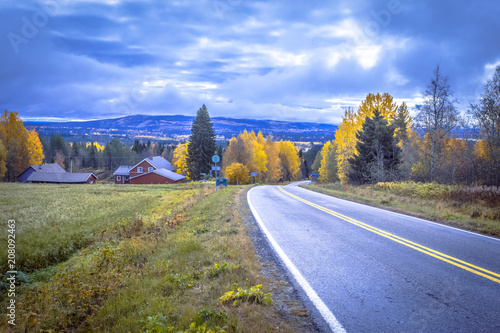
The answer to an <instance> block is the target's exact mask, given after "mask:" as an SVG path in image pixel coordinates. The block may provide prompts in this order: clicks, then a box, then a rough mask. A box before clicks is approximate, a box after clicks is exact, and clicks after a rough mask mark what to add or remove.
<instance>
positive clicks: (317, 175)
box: [311, 174, 321, 177]
mask: <svg viewBox="0 0 500 333" xmlns="http://www.w3.org/2000/svg"><path fill="white" fill-rule="evenodd" d="M311 177H321V175H320V174H312V175H311Z"/></svg>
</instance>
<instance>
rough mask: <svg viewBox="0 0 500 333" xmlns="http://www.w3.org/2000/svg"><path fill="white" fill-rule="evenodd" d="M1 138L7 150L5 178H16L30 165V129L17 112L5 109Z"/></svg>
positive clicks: (0, 119)
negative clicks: (26, 127) (25, 125)
mask: <svg viewBox="0 0 500 333" xmlns="http://www.w3.org/2000/svg"><path fill="white" fill-rule="evenodd" d="M0 140H1V141H2V144H3V146H4V148H5V149H6V150H7V158H6V160H5V167H6V172H5V176H4V177H5V178H6V179H7V180H15V179H16V178H17V176H19V174H20V173H21V172H23V171H24V170H25V169H26V168H27V167H29V165H30V152H29V150H28V131H26V129H25V128H24V125H23V121H22V120H21V118H19V116H18V113H17V112H10V113H9V112H8V111H7V110H5V111H4V113H3V114H2V116H1V117H0Z"/></svg>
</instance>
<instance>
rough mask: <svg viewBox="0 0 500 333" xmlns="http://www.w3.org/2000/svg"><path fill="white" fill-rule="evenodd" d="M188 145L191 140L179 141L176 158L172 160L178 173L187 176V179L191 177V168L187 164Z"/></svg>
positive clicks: (175, 153) (175, 152) (175, 150)
mask: <svg viewBox="0 0 500 333" xmlns="http://www.w3.org/2000/svg"><path fill="white" fill-rule="evenodd" d="M188 145H189V142H186V143H179V144H178V145H177V147H175V149H174V158H173V160H172V166H173V167H174V168H175V171H176V172H177V173H178V174H180V175H183V176H185V177H186V179H187V180H189V179H190V177H189V168H188V164H187V157H188V150H187V147H188Z"/></svg>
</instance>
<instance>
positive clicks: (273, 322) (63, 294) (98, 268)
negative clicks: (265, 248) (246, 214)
mask: <svg viewBox="0 0 500 333" xmlns="http://www.w3.org/2000/svg"><path fill="white" fill-rule="evenodd" d="M242 191H245V189H244V188H242V187H240V188H239V192H240V193H237V191H236V188H235V187H228V188H226V189H223V190H220V191H217V192H213V190H208V187H207V188H203V187H202V186H199V185H198V184H181V185H167V186H115V185H92V186H69V185H68V186H64V185H61V186H59V185H41V184H39V185H25V184H0V204H1V207H2V208H1V209H0V219H1V220H2V221H5V223H3V222H2V225H3V226H4V227H6V221H7V220H11V219H15V220H16V255H17V258H16V259H17V261H16V268H17V270H18V271H20V272H21V273H19V274H18V276H17V282H18V286H17V296H16V309H17V313H16V314H17V320H16V324H17V325H16V326H15V327H13V326H11V325H8V324H7V317H6V315H5V312H4V311H2V313H0V331H5V332H90V331H92V332H179V331H181V332H223V331H225V332H275V331H280V332H293V331H294V329H293V328H292V327H291V326H289V325H288V324H287V323H286V322H285V321H284V320H283V319H282V318H281V317H280V316H277V315H275V313H276V308H275V307H274V306H273V305H272V298H273V296H272V295H270V294H269V293H268V291H269V281H268V279H267V278H264V277H262V276H261V271H260V269H261V268H260V265H259V262H258V260H257V257H256V254H255V251H254V249H253V243H252V241H251V239H250V237H249V236H248V233H247V230H246V228H245V226H244V225H243V223H242V217H241V215H240V211H241V205H242V202H240V200H242V199H241V195H240V194H241V193H242ZM3 234H6V233H5V232H4V233H3ZM2 237H3V238H0V239H1V240H2V244H6V236H5V235H2ZM6 259H7V258H6V253H1V265H2V274H5V272H6V271H7V270H8V269H7V266H6ZM4 278H5V276H4V275H3V276H2V280H4ZM2 290H5V286H4V285H2ZM0 295H1V297H2V300H1V306H2V308H4V309H5V308H6V306H7V302H8V301H9V299H7V294H6V292H2V293H1V294H0ZM278 327H279V328H278Z"/></svg>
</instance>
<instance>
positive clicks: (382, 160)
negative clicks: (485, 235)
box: [313, 66, 500, 186]
mask: <svg viewBox="0 0 500 333" xmlns="http://www.w3.org/2000/svg"><path fill="white" fill-rule="evenodd" d="M423 97H424V102H423V105H422V106H421V108H420V110H419V111H418V113H417V115H416V117H415V119H412V117H411V116H410V114H409V112H408V109H407V106H406V104H405V103H401V104H400V105H397V104H396V103H395V102H394V98H393V97H392V96H391V95H389V94H387V93H385V94H382V95H381V94H368V95H367V97H366V99H365V100H364V101H362V102H361V104H360V106H359V108H358V109H357V110H356V111H355V110H354V109H353V108H348V109H347V110H346V111H345V113H344V116H343V118H342V122H341V123H340V125H339V129H338V131H337V132H336V133H335V139H334V140H332V141H329V142H327V143H326V144H325V145H324V146H323V148H322V149H321V151H320V152H319V153H318V154H317V156H316V159H315V162H314V164H315V165H314V166H313V170H314V169H315V167H317V168H318V172H319V173H320V174H321V177H320V180H322V181H325V182H334V181H340V182H342V183H351V184H367V183H377V182H387V181H404V180H415V181H422V182H432V181H436V182H440V183H445V184H468V185H470V184H485V185H497V186H498V185H500V66H498V67H497V68H496V70H495V72H494V74H493V76H492V78H491V79H490V80H488V82H487V83H486V84H485V85H484V88H483V94H482V95H481V97H480V100H479V101H478V103H477V104H472V105H470V107H469V110H468V111H467V112H466V113H465V114H463V115H461V114H460V112H459V111H458V109H457V107H456V104H457V102H456V100H455V99H453V91H452V89H451V87H450V85H449V83H448V77H447V76H445V75H443V74H442V73H441V70H440V68H439V66H437V67H436V68H435V70H434V71H433V75H432V78H431V80H430V82H429V84H428V85H427V87H426V89H425V91H424V93H423ZM318 161H319V162H318Z"/></svg>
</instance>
